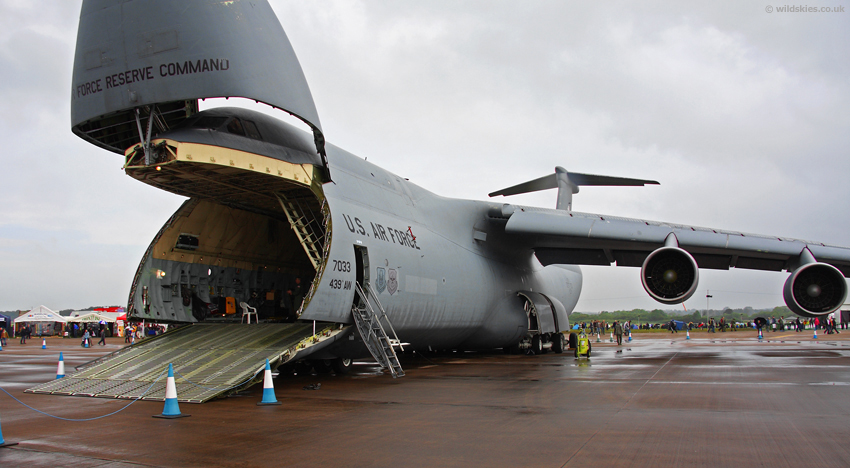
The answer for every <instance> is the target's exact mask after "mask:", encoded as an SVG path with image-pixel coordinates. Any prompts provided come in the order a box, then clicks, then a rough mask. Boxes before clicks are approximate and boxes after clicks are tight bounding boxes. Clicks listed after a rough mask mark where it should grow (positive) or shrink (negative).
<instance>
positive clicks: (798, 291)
mask: <svg viewBox="0 0 850 468" xmlns="http://www.w3.org/2000/svg"><path fill="white" fill-rule="evenodd" d="M782 297H783V298H784V299H785V304H786V305H788V308H789V309H791V311H792V312H794V313H795V314H797V315H802V316H803V317H819V316H822V315H827V314H831V313H832V312H835V311H836V310H838V309H839V308H840V307H841V306H842V305H843V304H844V299H845V298H846V297H847V281H846V280H845V279H844V275H843V274H841V272H840V271H838V268H835V267H834V266H832V265H830V264H828V263H819V262H817V263H809V264H806V265H803V266H801V267H800V268H797V269H796V270H794V272H793V273H791V276H789V277H788V279H787V280H786V281H785V286H784V287H783V288H782Z"/></svg>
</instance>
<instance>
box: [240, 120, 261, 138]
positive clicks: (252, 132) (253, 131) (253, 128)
mask: <svg viewBox="0 0 850 468" xmlns="http://www.w3.org/2000/svg"><path fill="white" fill-rule="evenodd" d="M242 123H243V124H244V125H245V133H247V134H248V137H249V138H253V139H255V140H262V139H263V137H261V136H260V131H259V130H258V129H257V125H256V124H254V122H251V121H250V120H243V121H242Z"/></svg>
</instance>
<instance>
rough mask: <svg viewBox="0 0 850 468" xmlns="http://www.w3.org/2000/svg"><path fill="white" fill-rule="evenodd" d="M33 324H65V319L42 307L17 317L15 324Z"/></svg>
mask: <svg viewBox="0 0 850 468" xmlns="http://www.w3.org/2000/svg"><path fill="white" fill-rule="evenodd" d="M33 322H59V323H66V320H65V317H62V316H61V315H59V314H58V313H56V312H53V311H52V310H50V309H48V308H47V307H44V306H43V305H41V306H38V307H36V308H35V309H33V310H31V311H29V312H27V313H25V314H21V315H19V316H18V318H16V319H15V323H33Z"/></svg>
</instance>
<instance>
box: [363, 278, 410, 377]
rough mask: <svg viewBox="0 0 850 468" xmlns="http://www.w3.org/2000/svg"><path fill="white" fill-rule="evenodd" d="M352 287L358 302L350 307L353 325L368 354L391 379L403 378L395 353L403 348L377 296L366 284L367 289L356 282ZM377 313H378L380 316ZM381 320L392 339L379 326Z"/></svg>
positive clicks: (382, 327)
mask: <svg viewBox="0 0 850 468" xmlns="http://www.w3.org/2000/svg"><path fill="white" fill-rule="evenodd" d="M354 286H355V288H354V290H355V293H356V294H357V297H358V298H359V299H360V300H359V301H355V305H353V306H352V307H351V314H352V315H353V316H354V323H355V324H356V325H357V330H358V331H359V332H360V336H361V337H362V338H363V342H364V343H365V344H366V348H368V349H369V353H371V354H372V357H373V358H375V360H376V361H378V364H380V365H381V366H382V367H383V368H384V369H387V370H388V371H390V374H391V375H392V376H393V378H398V377H404V370H403V369H402V368H401V363H399V361H398V355H396V352H395V347H396V346H398V347H399V349H401V350H402V351H404V347H403V345H402V344H401V342H400V341H399V339H398V336H397V335H396V333H395V329H393V325H392V323H391V322H390V321H389V318H387V313H386V311H385V310H384V307H383V306H382V305H381V302H380V301H379V300H378V295H377V294H375V291H374V289H372V287H371V286H370V285H368V284H367V285H366V288H367V289H364V288H363V287H362V286H361V285H360V283H356V282H355V283H354ZM367 291H368V292H367ZM376 309H377V310H376ZM378 312H380V315H379V314H378ZM382 320H386V322H387V325H389V328H390V331H392V333H393V337H394V338H390V337H389V336H388V335H387V332H386V331H385V330H384V326H383V325H382V324H381V321H382Z"/></svg>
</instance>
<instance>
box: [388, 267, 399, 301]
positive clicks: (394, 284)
mask: <svg viewBox="0 0 850 468" xmlns="http://www.w3.org/2000/svg"><path fill="white" fill-rule="evenodd" d="M387 276H388V277H389V279H388V280H387V292H388V293H390V296H392V295H393V294H395V292H396V291H398V272H397V271H395V269H393V268H390V271H388V272H387Z"/></svg>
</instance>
